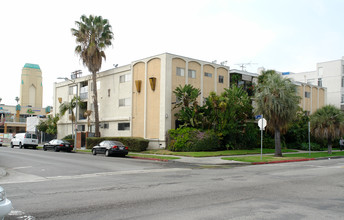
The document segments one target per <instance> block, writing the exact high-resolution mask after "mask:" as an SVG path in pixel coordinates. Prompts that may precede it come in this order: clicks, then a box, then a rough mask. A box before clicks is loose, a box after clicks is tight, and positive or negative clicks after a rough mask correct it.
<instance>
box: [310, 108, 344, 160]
mask: <svg viewBox="0 0 344 220" xmlns="http://www.w3.org/2000/svg"><path fill="white" fill-rule="evenodd" d="M311 132H312V134H313V135H314V136H315V137H318V138H326V139H327V147H328V150H327V151H328V154H332V143H333V141H334V139H335V138H340V137H341V136H342V135H343V133H344V113H343V112H342V111H341V110H340V109H338V108H336V107H335V106H333V105H326V106H324V107H322V108H320V109H318V110H317V111H316V112H314V113H313V114H312V115H311Z"/></svg>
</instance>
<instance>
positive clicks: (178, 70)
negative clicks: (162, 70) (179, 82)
mask: <svg viewBox="0 0 344 220" xmlns="http://www.w3.org/2000/svg"><path fill="white" fill-rule="evenodd" d="M177 76H185V70H184V68H180V67H177Z"/></svg>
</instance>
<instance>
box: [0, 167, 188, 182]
mask: <svg viewBox="0 0 344 220" xmlns="http://www.w3.org/2000/svg"><path fill="white" fill-rule="evenodd" d="M189 170H192V169H190V168H169V169H149V170H124V171H114V172H101V173H89V174H80V175H73V176H52V177H41V176H37V175H30V174H24V173H18V172H16V173H13V175H11V172H10V175H9V176H8V177H5V178H1V179H0V184H13V183H36V182H46V181H56V180H73V179H82V178H94V177H102V176H114V175H131V174H146V173H166V172H179V171H189Z"/></svg>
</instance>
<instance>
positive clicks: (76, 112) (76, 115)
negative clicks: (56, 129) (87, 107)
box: [57, 77, 78, 151]
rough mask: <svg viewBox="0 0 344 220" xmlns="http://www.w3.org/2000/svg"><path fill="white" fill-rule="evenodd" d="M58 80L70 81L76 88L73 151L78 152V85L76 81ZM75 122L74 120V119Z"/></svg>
mask: <svg viewBox="0 0 344 220" xmlns="http://www.w3.org/2000/svg"><path fill="white" fill-rule="evenodd" d="M57 79H64V80H65V81H70V82H72V83H73V84H75V86H76V99H75V103H76V104H75V127H74V134H75V136H74V147H73V150H74V151H75V150H76V137H77V134H76V133H77V120H78V83H76V82H75V80H71V79H68V78H67V77H58V78H57ZM72 122H73V118H72Z"/></svg>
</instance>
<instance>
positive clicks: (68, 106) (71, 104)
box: [59, 96, 81, 138]
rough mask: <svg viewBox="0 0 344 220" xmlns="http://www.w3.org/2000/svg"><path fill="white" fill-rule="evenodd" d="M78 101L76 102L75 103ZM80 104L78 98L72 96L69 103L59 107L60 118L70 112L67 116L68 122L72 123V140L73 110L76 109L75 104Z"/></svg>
mask: <svg viewBox="0 0 344 220" xmlns="http://www.w3.org/2000/svg"><path fill="white" fill-rule="evenodd" d="M77 99H78V101H77ZM77 103H78V104H80V103H81V102H80V97H76V96H74V97H73V98H72V100H70V102H64V103H62V104H61V105H60V109H59V110H60V115H61V117H62V116H64V114H65V113H66V112H67V111H69V112H71V115H70V116H69V120H71V121H72V138H74V129H73V128H74V125H73V124H74V121H75V116H74V108H75V107H76V104H77Z"/></svg>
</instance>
